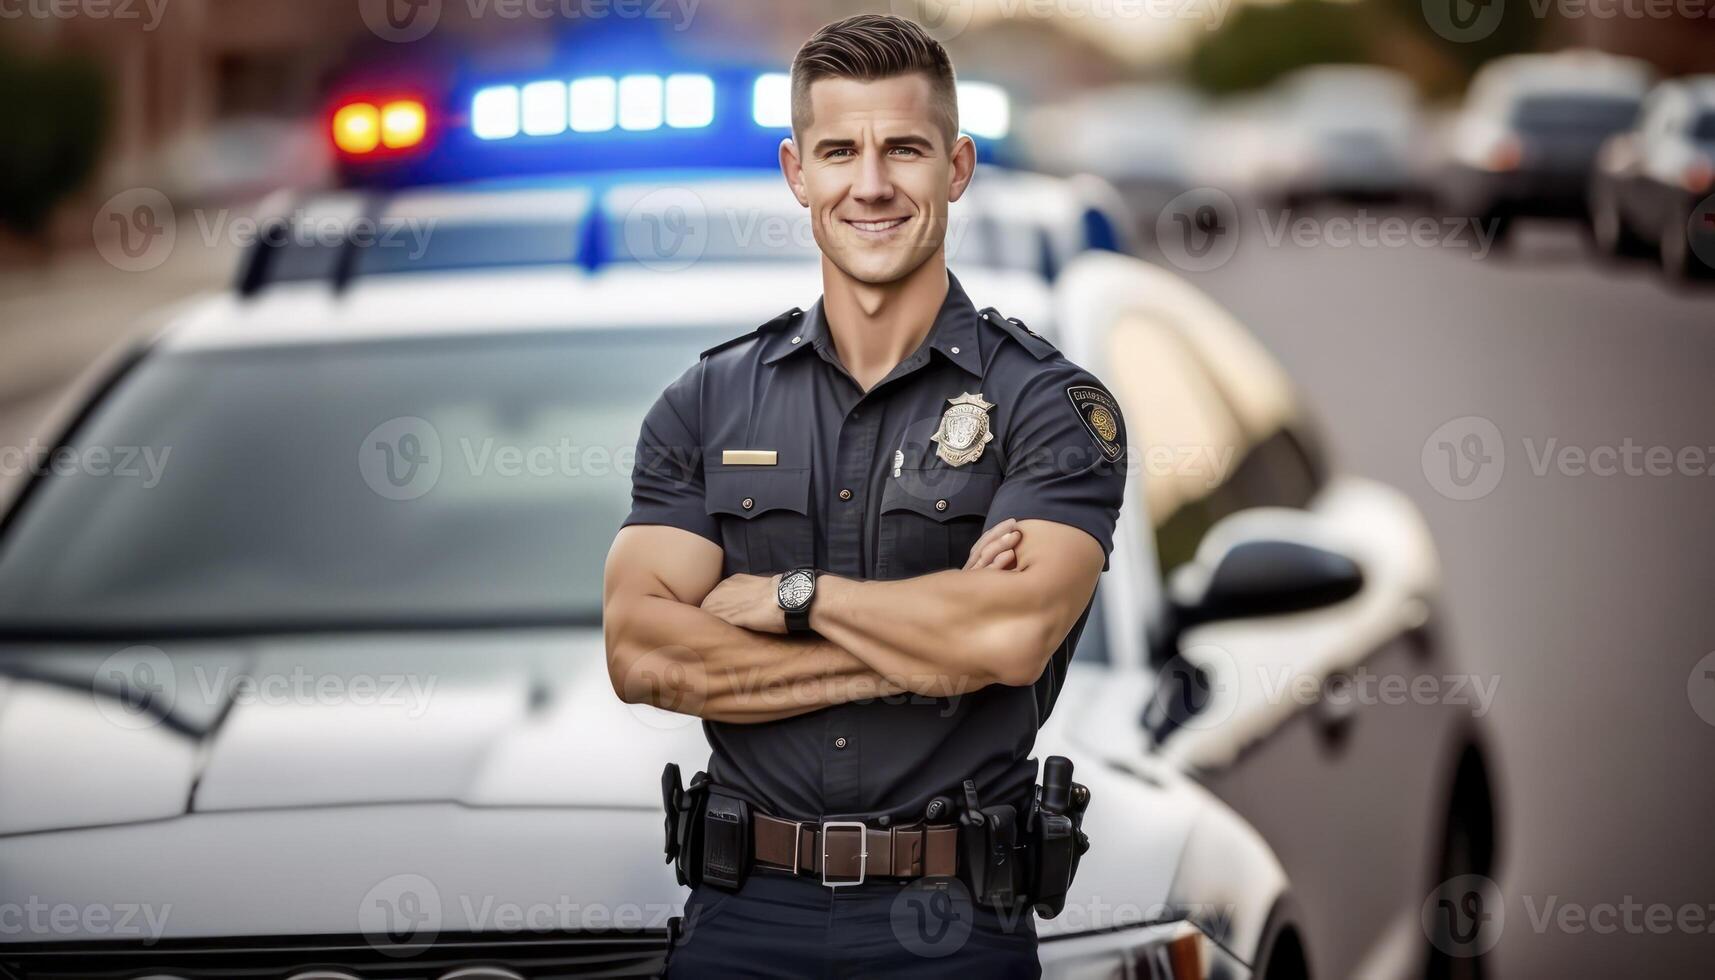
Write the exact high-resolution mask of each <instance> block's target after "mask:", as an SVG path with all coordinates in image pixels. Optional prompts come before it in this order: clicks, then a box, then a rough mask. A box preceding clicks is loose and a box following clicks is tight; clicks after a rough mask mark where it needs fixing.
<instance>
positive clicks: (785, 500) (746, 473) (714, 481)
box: [703, 463, 810, 518]
mask: <svg viewBox="0 0 1715 980" xmlns="http://www.w3.org/2000/svg"><path fill="white" fill-rule="evenodd" d="M703 486H704V489H703V502H704V504H705V505H706V509H707V511H708V512H709V513H711V514H732V515H733V516H735V517H744V518H751V517H755V516H756V515H758V514H765V513H767V512H768V511H771V510H789V511H793V512H795V513H799V514H808V513H809V512H810V509H809V503H810V472H809V470H807V469H805V468H804V467H797V468H793V469H780V468H778V467H774V466H723V465H721V464H719V463H712V464H705V466H704V469H703Z"/></svg>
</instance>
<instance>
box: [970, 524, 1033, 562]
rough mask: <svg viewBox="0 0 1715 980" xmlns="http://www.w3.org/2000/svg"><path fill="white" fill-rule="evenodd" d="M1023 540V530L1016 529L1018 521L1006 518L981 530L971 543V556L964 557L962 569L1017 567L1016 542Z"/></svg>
mask: <svg viewBox="0 0 1715 980" xmlns="http://www.w3.org/2000/svg"><path fill="white" fill-rule="evenodd" d="M1022 540H1024V532H1023V531H1020V530H1019V529H1018V522H1017V521H1016V520H1013V519H1012V518H1010V517H1009V518H1007V519H1006V520H1004V521H1001V522H1000V523H999V524H996V525H995V526H994V527H991V528H989V529H988V530H987V531H984V532H983V536H982V537H980V538H978V539H977V543H976V544H973V545H971V556H970V557H969V558H967V559H965V567H964V568H963V569H962V570H963V571H967V572H968V571H970V570H971V569H973V568H998V569H1008V568H1012V569H1016V568H1017V567H1018V552H1017V550H1015V549H1017V548H1018V543H1019V542H1020V541H1022Z"/></svg>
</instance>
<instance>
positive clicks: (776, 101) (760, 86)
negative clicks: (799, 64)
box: [750, 72, 792, 129]
mask: <svg viewBox="0 0 1715 980" xmlns="http://www.w3.org/2000/svg"><path fill="white" fill-rule="evenodd" d="M750 117H751V118H752V119H754V120H756V124H757V125H758V126H761V127H763V128H765V129H788V128H790V127H791V125H792V76H790V75H786V74H782V73H779V72H771V73H769V74H767V75H759V76H757V79H756V86H755V87H754V88H753V89H751V93H750Z"/></svg>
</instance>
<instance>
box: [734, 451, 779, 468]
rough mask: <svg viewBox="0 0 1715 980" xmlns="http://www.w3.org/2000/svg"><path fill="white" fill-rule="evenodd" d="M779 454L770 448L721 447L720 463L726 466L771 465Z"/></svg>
mask: <svg viewBox="0 0 1715 980" xmlns="http://www.w3.org/2000/svg"><path fill="white" fill-rule="evenodd" d="M779 455H780V454H779V453H778V452H776V451H775V450H772V449H723V450H721V463H722V464H724V465H726V466H773V465H775V463H776V462H777V459H776V457H778V456H779Z"/></svg>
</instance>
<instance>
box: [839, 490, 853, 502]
mask: <svg viewBox="0 0 1715 980" xmlns="http://www.w3.org/2000/svg"><path fill="white" fill-rule="evenodd" d="M840 499H841V500H850V499H852V492H851V491H850V490H841V491H840Z"/></svg>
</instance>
